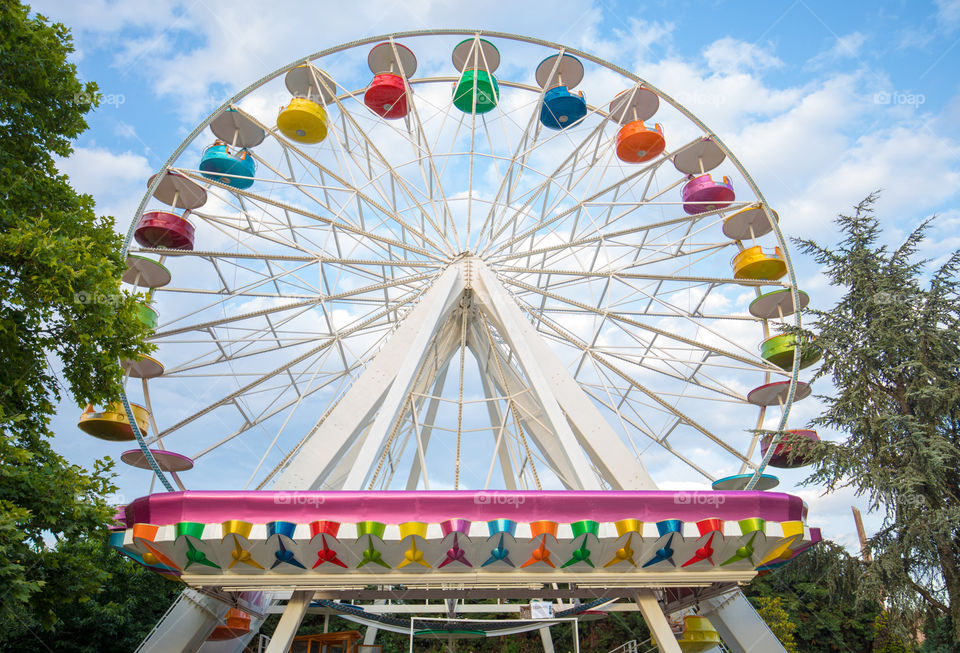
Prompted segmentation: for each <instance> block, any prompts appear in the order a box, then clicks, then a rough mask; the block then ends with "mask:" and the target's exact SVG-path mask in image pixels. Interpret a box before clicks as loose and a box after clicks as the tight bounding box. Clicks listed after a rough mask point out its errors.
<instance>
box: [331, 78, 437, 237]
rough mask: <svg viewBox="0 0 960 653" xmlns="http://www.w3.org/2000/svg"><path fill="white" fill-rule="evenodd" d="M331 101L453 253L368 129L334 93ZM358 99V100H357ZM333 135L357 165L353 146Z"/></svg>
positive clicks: (342, 150) (383, 193) (381, 192)
mask: <svg viewBox="0 0 960 653" xmlns="http://www.w3.org/2000/svg"><path fill="white" fill-rule="evenodd" d="M351 97H353V95H352V94H351ZM354 99H356V98H354ZM333 101H334V102H335V103H336V105H337V107H338V108H339V109H340V115H341V117H342V118H343V121H344V129H345V130H346V125H347V123H348V122H349V124H350V126H351V127H352V130H351V133H352V134H354V135H355V136H356V137H358V138H359V139H361V140H362V141H363V142H364V144H365V146H366V149H367V150H368V151H371V152H373V154H374V155H375V157H376V160H377V161H378V162H379V163H380V164H381V165H382V166H384V168H385V171H386V172H387V173H388V174H389V176H390V179H391V181H392V182H393V183H395V184H397V185H398V186H399V187H400V189H401V190H402V192H403V193H404V194H405V195H406V196H407V197H408V198H409V200H410V201H411V202H413V203H414V204H415V206H416V207H417V209H418V212H419V214H420V216H421V219H422V220H424V221H426V222H428V223H429V224H430V226H431V227H433V229H434V231H435V232H436V233H437V234H438V235H439V236H440V237H441V239H442V241H443V243H444V245H445V247H444V250H445V251H446V253H447V254H448V255H453V254H454V252H453V249H452V247H451V244H450V243H449V241H447V239H446V234H445V231H444V230H443V229H440V227H439V226H438V225H437V223H436V222H435V221H434V220H433V217H432V214H433V212H432V211H428V210H427V209H426V208H425V207H424V206H423V204H422V203H421V202H420V201H418V200H417V198H416V195H415V194H414V192H413V191H412V190H411V189H410V187H409V184H408V183H407V182H406V181H405V180H404V178H403V176H402V175H400V174H398V173H397V171H396V169H395V168H394V167H393V166H392V165H390V162H389V161H388V160H387V158H386V157H385V156H384V155H383V153H382V152H381V151H380V149H379V148H378V147H377V145H376V143H375V142H374V140H373V139H371V138H370V136H369V135H368V131H367V130H365V129H363V128H362V127H361V126H360V124H359V123H358V122H357V120H356V119H355V118H354V116H353V114H352V113H351V112H350V111H348V110H346V109H345V107H344V105H343V104H342V103H341V100H340V97H339V96H336V95H334V96H333ZM358 101H359V100H358ZM333 135H334V142H336V143H337V145H338V146H339V148H340V152H341V155H346V156H350V158H351V159H352V160H353V161H354V163H355V165H358V162H359V160H358V159H357V158H356V156H355V155H354V154H353V148H350V147H349V146H348V143H347V142H346V141H345V140H344V139H341V138H340V136H341V135H340V134H339V133H338V132H337V131H336V130H334V131H333ZM343 135H344V136H346V132H344V134H343ZM368 162H369V159H368ZM358 168H359V169H361V170H362V169H363V167H362V166H359V165H358ZM368 169H369V165H368ZM370 181H373V179H372V178H370ZM377 190H378V192H380V194H381V197H382V198H383V199H384V201H386V202H389V200H388V198H387V196H386V193H385V192H384V191H383V189H381V188H379V187H377ZM427 197H428V199H431V201H432V198H430V197H429V196H427ZM416 233H418V234H419V235H421V237H422V238H423V239H424V241H425V242H427V241H428V240H429V239H427V238H426V236H425V234H424V233H423V231H422V230H421V231H418V232H416ZM438 249H440V248H438Z"/></svg>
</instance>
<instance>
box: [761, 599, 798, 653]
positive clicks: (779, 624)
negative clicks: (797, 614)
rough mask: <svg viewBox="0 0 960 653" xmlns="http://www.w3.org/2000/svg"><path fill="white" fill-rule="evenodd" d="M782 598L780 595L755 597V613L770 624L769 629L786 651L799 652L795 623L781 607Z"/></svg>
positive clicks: (790, 652)
mask: <svg viewBox="0 0 960 653" xmlns="http://www.w3.org/2000/svg"><path fill="white" fill-rule="evenodd" d="M782 601H783V599H781V598H780V597H770V596H761V597H759V598H758V599H757V613H758V614H759V615H760V616H761V617H763V620H764V621H766V622H767V625H768V626H770V630H771V631H773V634H774V635H776V636H777V639H779V640H780V643H781V644H783V648H785V649H787V653H799V651H800V649H799V648H797V640H796V639H795V638H794V633H795V632H797V624H795V623H793V621H791V620H790V615H789V614H787V611H786V610H784V609H783V603H782Z"/></svg>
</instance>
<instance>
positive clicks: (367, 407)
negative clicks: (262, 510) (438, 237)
mask: <svg viewBox="0 0 960 653" xmlns="http://www.w3.org/2000/svg"><path fill="white" fill-rule="evenodd" d="M462 288H463V279H462V276H461V272H460V267H459V266H451V267H449V268H447V270H445V271H444V272H443V273H442V274H441V275H440V277H439V278H438V279H437V281H436V283H435V284H434V286H433V287H432V288H431V289H430V290H429V291H428V292H427V293H426V294H425V295H424V296H423V297H422V298H421V299H420V302H419V303H418V304H417V305H416V306H415V307H414V309H413V310H412V311H410V313H409V314H408V315H407V316H406V317H405V318H404V319H403V321H402V322H401V323H400V326H399V327H398V328H397V330H396V331H395V332H394V333H393V334H392V335H391V336H390V339H389V341H388V342H387V344H386V345H385V346H384V348H383V349H382V350H381V351H380V352H379V353H378V354H377V356H376V357H375V358H374V359H373V360H372V361H371V362H370V364H369V366H368V367H367V369H366V370H365V371H364V372H363V374H362V375H361V376H360V378H359V379H357V380H356V381H355V382H354V383H353V385H352V386H351V387H350V389H349V390H348V391H347V393H346V395H344V397H343V399H341V400H340V402H339V403H338V404H337V406H336V408H334V409H333V410H332V411H331V412H330V414H329V415H327V416H326V418H325V419H323V420H322V421H320V422H318V423H317V424H316V425H315V426H314V428H313V429H312V431H311V433H310V435H309V437H308V439H307V441H306V442H304V444H303V446H302V447H301V448H300V451H299V452H298V453H297V456H296V457H294V458H293V459H292V460H291V461H290V463H289V464H288V465H287V467H286V468H285V469H284V470H283V471H282V472H281V473H280V474H279V475H278V476H277V480H276V482H275V483H274V485H273V489H276V490H305V489H309V490H316V489H320V487H319V486H320V479H323V478H325V477H326V476H328V475H329V474H330V472H331V471H332V470H333V469H335V468H336V467H337V465H338V464H339V463H340V462H341V461H342V458H343V456H344V455H345V454H346V452H347V451H348V450H349V448H350V446H351V445H352V444H353V443H354V442H355V441H356V438H357V437H359V433H358V428H359V425H360V424H363V423H365V422H366V420H367V418H368V417H369V416H370V415H372V414H374V413H375V412H376V411H377V410H378V409H380V408H381V406H382V405H383V404H385V403H386V394H387V393H388V392H389V390H390V389H391V388H392V387H393V384H394V381H395V379H396V378H397V376H398V372H399V368H400V366H401V365H403V364H404V362H405V361H406V362H408V363H410V364H411V365H412V363H413V362H412V361H407V357H408V356H407V355H408V354H409V353H410V352H416V353H418V354H420V355H421V356H422V355H423V354H424V352H426V350H427V345H428V344H429V340H428V339H427V337H426V335H425V334H424V333H423V331H424V330H429V331H430V333H432V332H433V331H434V327H435V326H436V323H437V318H438V317H439V316H440V314H442V313H443V311H444V309H449V308H451V306H450V305H451V304H453V303H455V302H454V300H455V299H456V298H458V297H459V294H460V292H461V291H462ZM431 313H432V314H433V317H434V319H433V321H432V322H431V321H429V319H428V318H429V316H430V314H431ZM415 341H416V342H417V344H418V346H419V349H417V348H415V347H413V346H412V343H414V342H415ZM378 417H379V415H378ZM371 428H372V427H371ZM366 437H367V436H364V439H365V440H366ZM364 445H366V442H364ZM361 452H362V453H367V454H369V450H368V451H367V452H363V450H362V449H361ZM358 456H359V454H358ZM358 468H359V464H358ZM369 471H371V470H369V469H363V470H362V473H363V476H364V478H365V477H366V476H367V474H368V473H369ZM353 480H354V481H355V479H353ZM360 482H362V479H361V481H360ZM344 487H346V488H352V487H354V486H352V485H350V484H349V483H345V484H344ZM357 487H359V483H357Z"/></svg>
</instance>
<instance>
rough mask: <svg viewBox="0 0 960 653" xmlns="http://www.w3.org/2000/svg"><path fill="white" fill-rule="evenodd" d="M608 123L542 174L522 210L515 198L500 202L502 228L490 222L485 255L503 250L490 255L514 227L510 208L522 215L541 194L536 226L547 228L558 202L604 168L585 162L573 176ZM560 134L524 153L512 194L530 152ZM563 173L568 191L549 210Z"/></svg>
mask: <svg viewBox="0 0 960 653" xmlns="http://www.w3.org/2000/svg"><path fill="white" fill-rule="evenodd" d="M605 124H606V119H604V120H603V121H601V123H600V124H599V125H597V127H595V128H594V130H593V131H591V132H590V133H589V134H588V135H587V136H586V137H584V138H583V139H582V140H581V141H580V143H579V144H577V145H576V146H574V148H573V151H572V152H571V153H570V154H569V155H568V156H567V158H566V159H564V160H563V161H562V162H561V163H560V165H558V166H557V167H556V168H555V169H554V170H553V172H552V173H547V174H544V173H541V176H542V177H543V181H542V182H541V183H540V184H539V185H537V186H535V187H534V188H533V189H531V190H529V191H528V192H526V193H525V194H524V195H523V196H522V197H526V199H525V200H524V201H523V203H522V204H521V205H520V206H519V207H516V208H514V206H513V205H512V204H511V203H510V200H512V199H514V198H511V197H507V198H505V199H506V200H507V201H503V202H501V205H502V206H503V209H502V210H501V212H500V218H499V225H500V226H499V227H497V226H496V224H497V222H496V221H495V220H493V219H491V236H490V239H489V241H488V242H487V245H486V246H485V248H484V249H483V250H482V251H481V253H482V254H496V253H497V252H499V251H500V250H499V249H496V250H493V251H492V252H491V250H490V247H492V246H493V245H494V243H496V241H497V239H498V238H499V237H500V236H501V235H503V234H504V232H505V231H506V230H507V229H508V228H509V227H510V226H511V224H512V223H511V222H510V221H507V220H506V218H505V216H506V213H507V211H508V209H509V211H510V212H511V213H515V214H519V213H521V212H523V211H525V210H527V209H528V208H529V207H530V206H531V205H532V204H533V202H534V201H536V200H537V198H538V197H540V195H544V198H543V209H542V210H541V215H540V219H539V220H538V222H537V224H538V225H542V226H545V225H543V224H542V223H544V221H545V220H546V217H547V216H548V215H549V214H550V213H552V211H553V210H555V209H556V207H557V206H558V205H559V203H560V202H561V201H562V199H563V198H565V197H568V196H571V195H572V189H573V188H574V187H575V186H576V185H577V184H579V183H580V182H581V181H582V180H583V179H584V178H586V176H587V175H588V174H590V173H592V172H595V171H596V170H597V169H599V168H601V167H600V166H594V165H591V164H586V163H585V164H583V166H582V170H581V171H580V174H579V176H578V177H577V178H576V179H574V173H575V172H576V169H577V162H578V156H579V154H580V152H581V151H582V149H583V148H585V147H587V146H588V144H589V143H590V141H592V140H594V139H596V141H597V143H598V145H599V142H600V139H601V137H602V134H603V127H604V125H605ZM561 133H562V132H561ZM560 135H561V134H560V133H558V134H556V135H554V136H553V137H551V138H549V139H546V140H544V141H540V140H539V139H538V140H536V141H535V142H534V146H533V147H532V148H531V150H530V151H528V152H525V153H524V154H523V163H522V164H521V165H518V166H517V167H516V170H517V172H516V174H515V175H514V179H512V187H511V189H510V190H511V192H512V189H513V187H515V186H516V185H517V184H518V183H519V181H520V178H521V177H522V173H523V171H524V170H526V169H527V168H528V166H527V165H526V157H527V155H528V154H529V153H531V152H532V151H534V149H535V148H536V147H538V146H543V145H545V144H547V143H549V142H550V141H551V140H552V139H553V138H559V137H560ZM651 169H655V168H651ZM646 172H647V169H646V168H645V169H643V170H640V171H638V172H637V173H636V175H638V176H642V175H643V174H645V173H646ZM564 173H566V176H567V183H566V187H565V189H564V191H563V192H558V197H557V199H555V200H554V202H553V204H551V205H550V206H549V208H548V205H547V200H548V198H549V191H550V187H551V186H553V185H558V184H557V181H556V180H557V179H558V178H559V177H561V176H562V175H564ZM618 187H619V186H618ZM498 199H500V198H498ZM542 226H541V227H536V226H535V227H534V228H533V231H534V232H535V231H536V230H537V229H539V228H542ZM521 239H522V238H521Z"/></svg>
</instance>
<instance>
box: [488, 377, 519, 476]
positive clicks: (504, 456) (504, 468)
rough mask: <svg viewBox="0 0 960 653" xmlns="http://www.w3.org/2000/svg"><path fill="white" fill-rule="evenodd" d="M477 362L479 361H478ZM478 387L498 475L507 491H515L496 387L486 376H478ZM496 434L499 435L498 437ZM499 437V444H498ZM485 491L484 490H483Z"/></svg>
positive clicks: (504, 426)
mask: <svg viewBox="0 0 960 653" xmlns="http://www.w3.org/2000/svg"><path fill="white" fill-rule="evenodd" d="M478 362H479V361H478ZM480 385H481V386H482V387H483V396H484V398H486V400H487V415H489V416H490V425H491V426H492V427H493V433H492V435H493V446H494V448H495V454H496V456H497V458H498V459H499V460H500V473H501V474H503V484H504V487H505V488H506V489H507V490H516V489H517V479H516V478H515V477H514V474H513V465H512V464H511V463H510V451H509V450H508V449H507V439H506V428H507V427H506V425H505V424H504V423H503V420H504V415H503V413H502V412H501V411H500V406H498V405H497V402H496V400H495V399H494V398H495V397H496V393H495V391H494V388H495V387H496V386H495V385H494V384H493V382H492V380H491V379H490V377H489V376H488V375H487V374H483V373H481V374H480ZM498 433H499V434H501V435H500V436H498ZM498 437H499V442H498ZM484 489H486V488H484Z"/></svg>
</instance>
